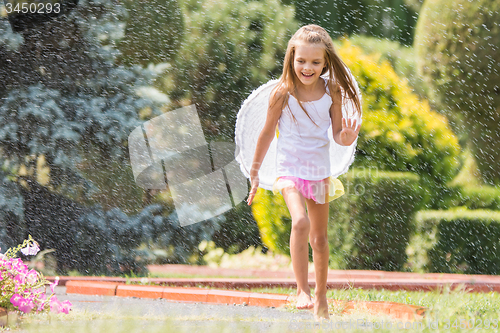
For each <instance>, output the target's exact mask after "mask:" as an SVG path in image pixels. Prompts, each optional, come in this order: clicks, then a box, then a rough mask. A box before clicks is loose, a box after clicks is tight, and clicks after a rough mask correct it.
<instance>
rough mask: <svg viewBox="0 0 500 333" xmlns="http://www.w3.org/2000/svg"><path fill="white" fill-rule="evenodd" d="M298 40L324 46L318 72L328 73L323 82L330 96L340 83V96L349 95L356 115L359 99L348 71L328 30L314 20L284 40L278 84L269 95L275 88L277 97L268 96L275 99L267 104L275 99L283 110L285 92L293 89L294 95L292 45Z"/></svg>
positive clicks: (295, 90)
mask: <svg viewBox="0 0 500 333" xmlns="http://www.w3.org/2000/svg"><path fill="white" fill-rule="evenodd" d="M301 42H306V43H311V44H321V46H323V47H324V54H325V63H326V66H325V67H324V68H323V70H322V71H321V75H323V74H325V73H326V72H328V73H329V77H328V80H327V85H328V89H329V90H330V96H332V94H333V93H338V92H340V88H339V86H340V87H341V88H342V92H343V94H342V99H344V98H347V99H351V100H352V101H353V102H354V105H355V108H356V111H357V112H358V115H359V116H360V115H361V103H360V100H359V96H358V94H357V93H356V88H355V86H354V83H353V82H352V80H351V75H350V74H349V73H348V69H347V66H346V64H345V63H344V62H343V61H342V59H340V57H339V56H338V55H337V52H335V49H334V47H333V42H332V39H331V37H330V35H328V32H326V30H325V29H323V28H322V27H320V26H319V25H316V24H309V25H305V26H303V27H301V28H300V29H299V30H297V32H295V34H294V35H293V36H292V38H290V40H289V41H288V46H287V49H286V54H285V59H284V61H283V74H282V75H281V77H280V79H279V81H278V84H277V85H276V87H275V88H274V89H273V92H272V95H273V94H275V93H276V92H277V91H278V90H279V91H280V94H278V98H276V99H274V98H273V99H271V100H274V101H275V102H274V103H273V105H270V107H271V108H272V107H273V106H274V104H275V103H279V104H281V105H282V108H281V109H282V110H283V109H285V108H286V107H287V106H288V98H287V97H288V95H289V94H290V93H293V95H294V96H297V84H298V81H299V78H298V77H297V76H296V74H295V71H294V67H293V66H294V65H293V63H294V59H295V49H296V47H297V45H298V44H299V43H301ZM297 102H298V103H299V105H300V107H301V108H302V110H304V112H305V113H306V114H307V116H308V117H309V119H311V117H310V116H309V114H308V113H307V111H306V109H305V108H304V107H303V105H302V103H301V102H300V101H299V99H298V98H297ZM292 117H293V118H294V120H296V119H295V116H293V114H292ZM311 120H312V119H311Z"/></svg>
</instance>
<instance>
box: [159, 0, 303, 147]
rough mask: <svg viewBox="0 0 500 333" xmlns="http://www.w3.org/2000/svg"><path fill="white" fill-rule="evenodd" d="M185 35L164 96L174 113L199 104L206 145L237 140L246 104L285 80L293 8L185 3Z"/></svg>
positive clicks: (269, 2) (268, 0)
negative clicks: (274, 80) (274, 81)
mask: <svg viewBox="0 0 500 333" xmlns="http://www.w3.org/2000/svg"><path fill="white" fill-rule="evenodd" d="M181 8H182V9H183V11H184V13H185V17H184V22H185V26H186V31H185V33H184V39H183V41H182V43H181V46H180V49H179V51H178V53H177V55H176V58H175V60H174V61H173V63H172V67H171V69H170V70H169V72H168V74H167V75H166V77H165V80H164V90H165V91H166V92H167V93H168V94H169V96H170V97H171V99H172V103H171V106H170V107H171V108H172V109H174V108H178V107H181V106H183V105H189V104H196V108H197V111H198V113H199V115H200V119H201V121H202V127H203V129H204V131H205V135H206V137H207V140H213V139H219V140H220V139H223V140H226V141H229V140H233V137H234V126H235V123H236V114H237V111H238V109H239V107H240V106H241V102H242V101H243V100H244V98H245V97H246V96H247V95H248V94H249V93H250V92H251V91H252V90H253V89H255V88H256V87H258V86H259V85H260V84H262V83H264V82H265V81H267V80H269V77H273V76H279V75H280V74H281V66H282V64H281V62H282V59H283V57H284V54H285V50H286V46H287V43H288V39H289V38H290V37H291V35H292V34H293V33H294V32H295V30H296V28H297V24H296V22H295V21H294V19H293V14H294V12H293V8H292V7H290V6H283V5H281V4H280V2H279V1H278V0H265V1H244V0H237V1H215V0H203V1H183V2H181Z"/></svg>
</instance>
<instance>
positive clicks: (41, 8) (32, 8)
mask: <svg viewBox="0 0 500 333" xmlns="http://www.w3.org/2000/svg"><path fill="white" fill-rule="evenodd" d="M5 9H6V10H7V14H11V13H23V14H27V13H33V14H34V13H37V14H50V13H55V14H59V12H60V11H61V4H60V3H54V4H52V3H26V2H23V3H17V4H12V3H9V2H7V3H6V4H5Z"/></svg>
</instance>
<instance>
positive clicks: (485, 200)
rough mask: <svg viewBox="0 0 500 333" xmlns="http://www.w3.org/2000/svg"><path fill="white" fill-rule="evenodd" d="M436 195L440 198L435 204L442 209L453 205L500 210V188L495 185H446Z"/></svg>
mask: <svg viewBox="0 0 500 333" xmlns="http://www.w3.org/2000/svg"><path fill="white" fill-rule="evenodd" d="M435 197H439V198H440V200H438V201H436V202H435V204H434V205H433V206H435V207H436V209H440V210H446V209H451V208H453V207H466V208H468V209H488V210H500V188H498V187H494V186H486V185H484V186H474V187H473V186H461V185H452V186H445V187H442V188H441V191H440V192H438V193H435Z"/></svg>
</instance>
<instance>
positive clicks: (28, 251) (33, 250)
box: [21, 242, 40, 256]
mask: <svg viewBox="0 0 500 333" xmlns="http://www.w3.org/2000/svg"><path fill="white" fill-rule="evenodd" d="M39 251H40V248H39V247H38V243H37V242H33V245H32V246H29V245H28V246H26V247H25V248H23V249H21V252H22V253H23V254H24V255H25V256H34V255H35V254H37V253H38V252H39Z"/></svg>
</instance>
